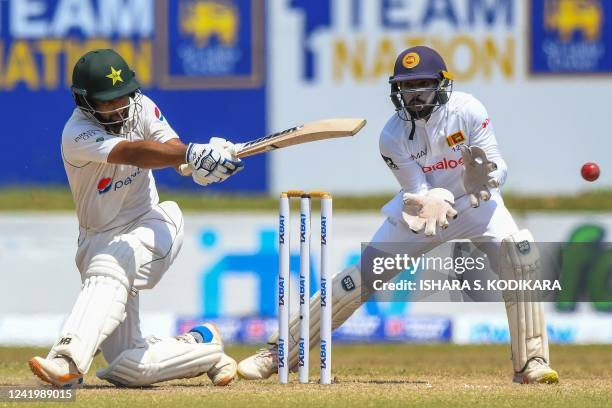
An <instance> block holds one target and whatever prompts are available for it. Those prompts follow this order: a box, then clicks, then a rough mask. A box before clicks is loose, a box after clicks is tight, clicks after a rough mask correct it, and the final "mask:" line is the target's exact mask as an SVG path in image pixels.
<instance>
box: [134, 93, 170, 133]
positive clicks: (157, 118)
mask: <svg viewBox="0 0 612 408" xmlns="http://www.w3.org/2000/svg"><path fill="white" fill-rule="evenodd" d="M142 98H143V112H142V114H143V116H144V121H145V126H146V128H145V139H147V140H155V141H156V142H160V143H166V142H167V141H168V140H170V139H178V135H177V134H176V132H175V131H174V129H172V126H170V124H169V123H168V120H167V119H166V117H165V116H164V114H163V113H162V111H161V109H160V108H159V107H158V106H157V105H156V104H155V102H153V101H152V100H151V99H150V98H148V97H147V96H144V95H143V97H142Z"/></svg>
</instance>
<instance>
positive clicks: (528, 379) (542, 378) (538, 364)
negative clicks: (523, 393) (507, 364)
mask: <svg viewBox="0 0 612 408" xmlns="http://www.w3.org/2000/svg"><path fill="white" fill-rule="evenodd" d="M513 381H514V382H515V383H521V384H556V383H558V382H559V374H557V372H556V371H555V370H553V369H552V368H550V367H549V366H548V364H547V363H546V361H544V359H542V358H540V357H535V358H532V359H531V360H529V362H527V366H525V369H524V370H523V371H521V372H520V373H514V379H513Z"/></svg>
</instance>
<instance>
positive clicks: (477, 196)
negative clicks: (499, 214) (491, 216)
mask: <svg viewBox="0 0 612 408" xmlns="http://www.w3.org/2000/svg"><path fill="white" fill-rule="evenodd" d="M460 148H461V155H462V156H463V187H464V188H465V192H466V193H467V194H468V196H469V198H470V204H471V205H472V207H474V208H476V207H478V206H479V205H480V200H484V201H488V200H489V199H490V198H491V190H490V189H491V188H496V187H499V181H498V180H497V179H496V178H495V177H493V176H491V174H490V173H491V172H493V171H495V170H497V165H496V164H495V163H494V162H492V161H490V160H489V159H487V155H486V154H485V152H484V150H482V149H481V148H480V147H478V146H465V145H462V146H461V147H460Z"/></svg>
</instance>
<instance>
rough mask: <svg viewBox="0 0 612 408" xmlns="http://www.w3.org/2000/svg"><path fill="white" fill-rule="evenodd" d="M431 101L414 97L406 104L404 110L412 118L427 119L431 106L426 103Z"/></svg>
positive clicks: (431, 109)
mask: <svg viewBox="0 0 612 408" xmlns="http://www.w3.org/2000/svg"><path fill="white" fill-rule="evenodd" d="M429 103H431V102H427V101H424V100H423V99H421V98H420V97H417V98H414V99H413V100H411V101H410V103H409V104H408V105H407V106H406V110H407V111H408V113H409V114H410V116H411V117H412V118H413V119H414V120H419V119H427V118H429V116H430V115H431V113H432V112H433V108H434V107H433V106H424V105H428V104H429Z"/></svg>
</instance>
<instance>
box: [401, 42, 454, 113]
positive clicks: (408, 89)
mask: <svg viewBox="0 0 612 408" xmlns="http://www.w3.org/2000/svg"><path fill="white" fill-rule="evenodd" d="M417 80H432V81H435V83H436V85H435V86H433V87H425V88H422V87H421V88H419V87H414V86H410V81H417ZM389 83H390V84H391V95H390V96H391V101H392V102H393V105H394V106H395V111H396V112H398V115H399V116H400V117H401V118H402V119H404V120H412V121H414V120H418V119H424V118H428V117H429V116H430V115H431V114H432V113H433V112H435V111H436V110H438V109H440V107H442V106H443V105H444V104H446V103H447V102H448V100H449V98H450V95H451V93H452V91H453V77H452V75H451V74H450V73H449V72H448V70H447V68H446V63H445V62H444V59H442V57H441V56H440V54H438V53H437V52H436V51H435V50H433V49H432V48H429V47H425V46H416V47H412V48H408V49H407V50H404V51H402V53H400V54H399V56H398V57H397V59H396V60H395V67H394V69H393V76H391V77H390V78H389ZM411 101H419V102H418V103H411ZM416 107H418V108H419V109H415V108H416Z"/></svg>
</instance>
